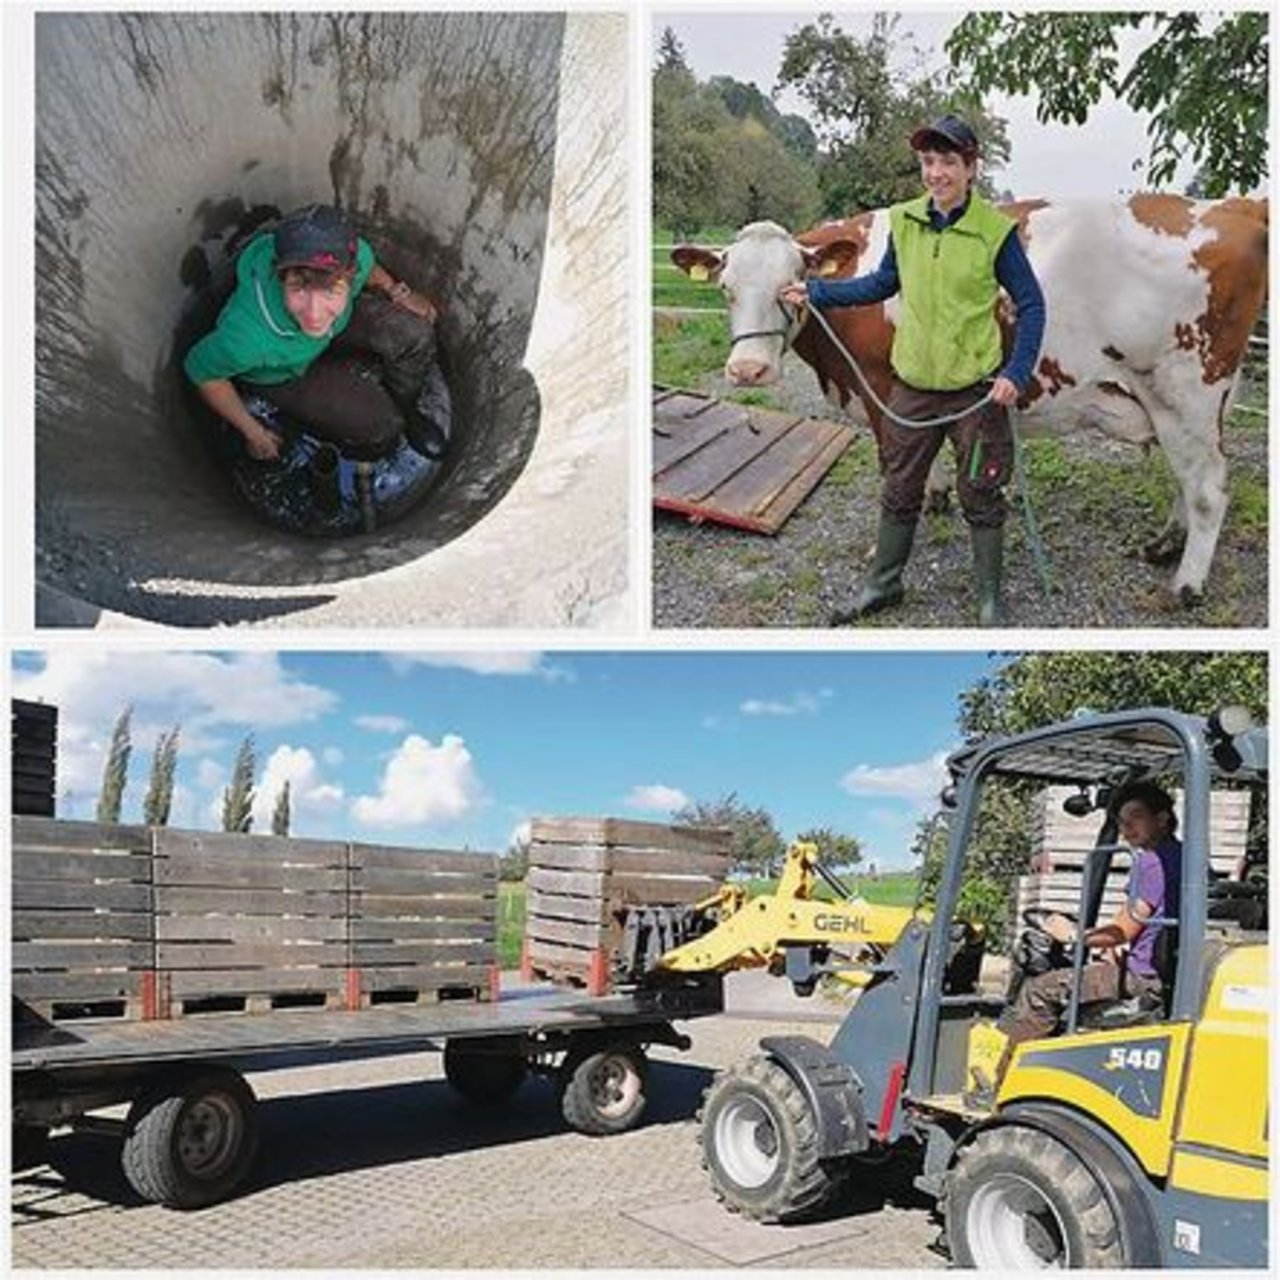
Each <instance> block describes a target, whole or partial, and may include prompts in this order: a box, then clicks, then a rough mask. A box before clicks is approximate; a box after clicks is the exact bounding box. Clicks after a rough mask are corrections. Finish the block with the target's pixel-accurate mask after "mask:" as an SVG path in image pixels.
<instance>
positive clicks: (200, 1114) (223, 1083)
mask: <svg viewBox="0 0 1280 1280" xmlns="http://www.w3.org/2000/svg"><path fill="white" fill-rule="evenodd" d="M723 1007H724V1002H723V984H722V980H721V979H720V977H719V975H715V974H708V975H698V976H697V977H696V978H694V979H692V980H691V979H689V978H680V979H676V980H671V979H669V978H668V979H659V980H658V981H657V983H656V984H655V985H652V986H642V987H638V988H635V989H633V990H630V991H627V992H622V993H619V994H615V995H609V996H585V995H582V994H579V993H574V992H565V991H547V990H545V989H543V990H538V989H536V988H535V989H530V990H516V991H512V992H508V993H506V994H505V995H504V997H503V998H501V999H499V1000H497V1001H494V1002H488V1003H476V1002H470V1001H442V1002H439V1003H434V1004H427V1005H423V1004H415V1005H408V1004H405V1005H396V1004H387V1005H379V1006H375V1007H373V1008H368V1009H356V1010H348V1011H327V1010H312V1009H294V1010H281V1011H275V1012H268V1013H255V1014H241V1013H207V1014H200V1015H196V1016H191V1017H185V1018H178V1019H170V1020H164V1019H161V1020H154V1021H147V1020H143V1021H122V1020H119V1019H106V1020H92V1019H86V1020H82V1021H73V1022H69V1023H51V1022H47V1021H45V1020H43V1019H40V1018H38V1017H34V1016H31V1015H27V1016H23V1015H22V1011H21V1009H20V1010H19V1015H18V1016H16V1018H15V1021H14V1024H13V1035H12V1053H11V1065H12V1071H13V1090H12V1099H13V1139H14V1141H13V1153H14V1162H13V1163H14V1168H15V1169H19V1168H23V1167H29V1166H30V1165H32V1164H34V1163H38V1162H39V1159H40V1155H41V1152H42V1151H43V1149H44V1145H45V1143H46V1141H47V1139H48V1136H49V1131H50V1130H51V1129H52V1128H55V1127H59V1126H65V1125H70V1126H72V1127H73V1128H92V1129H94V1130H98V1131H101V1130H103V1129H109V1130H111V1131H112V1132H116V1133H118V1134H119V1136H120V1138H121V1140H122V1150H121V1162H122V1165H123V1169H124V1173H125V1176H126V1178H127V1179H128V1181H129V1183H130V1185H131V1186H132V1187H133V1188H134V1190H135V1191H137V1192H138V1194H139V1195H140V1196H142V1197H143V1199H145V1200H148V1201H151V1202H153V1203H158V1204H164V1205H168V1206H170V1207H173V1208H184V1209H191V1208H199V1207H202V1206H204V1205H209V1204H213V1203H216V1202H217V1201H220V1200H224V1199H226V1198H227V1197H228V1196H230V1195H232V1194H233V1193H234V1192H235V1189H236V1188H237V1187H238V1186H239V1185H240V1183H241V1182H242V1181H243V1179H244V1177H245V1176H246V1174H247V1173H248V1171H249V1169H250V1167H251V1165H252V1163H253V1159H254V1155H255V1153H256V1149H257V1121H256V1118H255V1109H256V1104H255V1099H254V1095H253V1091H252V1089H251V1088H250V1086H249V1083H248V1082H247V1081H246V1080H245V1078H244V1077H245V1074H246V1073H249V1072H259V1071H270V1070H276V1069H282V1068H285V1067H293V1066H299V1065H304V1064H311V1063H321V1062H336V1061H344V1060H345V1061H351V1060H359V1059H372V1058H377V1057H384V1056H389V1055H392V1054H405V1053H419V1052H423V1051H432V1050H434V1051H439V1052H441V1053H442V1054H443V1056H444V1070H445V1076H446V1078H447V1079H448V1081H449V1083H450V1084H451V1085H452V1086H453V1087H454V1089H456V1090H457V1092H458V1093H460V1094H461V1095H462V1096H463V1097H464V1098H467V1099H468V1100H470V1101H471V1102H474V1103H479V1104H482V1105H490V1104H494V1103H497V1102H500V1101H502V1100H503V1099H504V1098H506V1097H507V1096H508V1095H509V1094H511V1093H512V1092H514V1090H515V1089H516V1087H517V1086H518V1085H519V1084H520V1082H521V1081H522V1080H523V1079H524V1078H525V1076H526V1075H528V1074H530V1073H536V1074H541V1075H549V1076H551V1077H552V1078H553V1079H554V1080H555V1082H556V1085H557V1087H558V1089H559V1093H560V1098H561V1109H562V1111H563V1114H564V1116H565V1119H566V1121H567V1122H568V1123H569V1124H570V1125H571V1126H572V1127H573V1128H575V1129H577V1130H578V1131H579V1132H582V1133H588V1134H610V1133H620V1132H624V1131H626V1130H628V1129H631V1128H633V1127H634V1126H635V1125H636V1124H637V1123H638V1122H639V1120H640V1117H641V1115H642V1113H643V1111H644V1106H645V1082H646V1050H647V1048H648V1047H649V1046H650V1045H654V1044H662V1045H669V1046H672V1047H675V1048H678V1049H682V1050H683V1049H687V1048H688V1047H689V1045H690V1040H689V1038H688V1037H687V1036H685V1035H683V1034H681V1033H680V1032H678V1031H677V1030H676V1029H675V1027H674V1026H673V1025H672V1024H673V1022H676V1021H683V1020H688V1019H692V1018H698V1017H706V1016H709V1015H711V1014H715V1013H719V1012H721V1011H722V1010H723ZM121 1104H125V1105H128V1107H129V1112H128V1116H127V1118H126V1119H124V1120H123V1121H121V1120H114V1119H108V1118H103V1117H101V1116H95V1115H93V1114H92V1113H94V1112H98V1111H101V1110H104V1109H107V1108H111V1107H117V1106H120V1105H121Z"/></svg>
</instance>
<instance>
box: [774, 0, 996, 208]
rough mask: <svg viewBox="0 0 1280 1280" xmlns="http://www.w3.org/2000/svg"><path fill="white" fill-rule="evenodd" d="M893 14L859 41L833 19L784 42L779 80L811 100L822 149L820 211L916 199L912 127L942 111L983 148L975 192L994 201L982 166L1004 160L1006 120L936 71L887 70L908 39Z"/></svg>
mask: <svg viewBox="0 0 1280 1280" xmlns="http://www.w3.org/2000/svg"><path fill="white" fill-rule="evenodd" d="M900 27H901V20H900V18H899V17H898V16H896V15H890V14H885V13H877V14H875V15H874V17H873V21H872V30H871V34H870V35H869V36H867V37H866V38H861V37H859V36H856V35H852V34H850V33H849V32H847V31H845V30H844V29H843V28H842V27H841V26H839V25H838V23H837V22H836V21H835V19H834V18H833V17H832V16H831V14H829V13H827V14H821V15H820V16H819V17H818V19H817V21H816V22H808V23H805V24H804V25H803V26H802V27H800V28H799V29H798V30H796V31H794V32H793V33H792V34H791V35H790V36H788V37H787V41H786V44H785V46H784V49H783V55H782V67H781V69H780V70H779V72H778V84H779V87H782V88H794V89H795V90H796V91H797V92H798V93H799V94H800V96H801V97H802V98H803V99H804V100H805V101H806V102H807V103H808V104H809V107H810V111H811V114H812V117H813V119H814V120H815V122H816V124H817V136H818V143H819V146H820V148H821V157H820V160H819V169H818V181H819V185H820V187H821V190H822V199H823V207H824V211H825V212H826V213H827V215H828V216H830V217H846V216H848V215H850V214H853V213H857V212H859V211H860V210H863V209H876V208H880V207H882V206H884V205H889V204H894V203H896V202H897V201H901V200H909V199H911V198H912V197H913V196H917V195H919V194H920V189H921V188H920V170H919V164H918V162H917V160H916V157H915V155H914V154H913V153H912V151H911V148H910V146H909V144H908V141H907V140H908V138H909V137H910V136H911V133H912V131H913V130H915V129H916V128H918V127H919V126H920V125H921V124H923V123H927V122H928V121H930V120H934V119H936V118H937V117H938V116H940V115H943V114H945V113H946V112H949V111H954V112H956V113H957V114H959V115H961V116H963V117H964V118H965V119H966V120H968V121H969V123H970V124H971V125H972V126H973V129H974V132H975V133H976V134H977V135H978V138H979V140H980V141H981V143H982V155H983V161H984V164H983V170H982V171H981V172H980V174H979V179H978V184H977V185H978V190H979V191H981V192H982V193H983V194H984V195H988V196H990V195H993V194H994V191H993V188H992V186H991V179H990V177H989V175H988V173H987V170H989V169H996V168H999V167H1000V166H1001V165H1002V164H1003V163H1005V161H1007V160H1008V158H1009V143H1008V137H1007V132H1006V128H1005V122H1004V120H1002V119H1001V118H999V117H998V116H995V115H993V114H991V113H990V112H988V111H987V110H986V109H985V108H984V107H983V106H982V102H981V99H980V98H978V97H977V96H976V95H974V94H972V93H968V92H966V91H964V90H963V89H961V88H957V87H955V86H952V85H949V84H948V83H947V82H946V80H945V78H944V75H943V73H942V72H934V73H925V72H922V71H920V70H919V69H918V67H919V64H920V63H921V61H922V60H923V55H922V54H921V53H920V52H919V51H918V50H917V51H916V56H915V58H914V62H915V64H916V66H917V70H915V71H911V72H899V71H895V70H894V69H893V68H892V67H891V65H890V58H891V55H893V54H895V53H897V52H898V51H899V50H900V49H901V47H902V46H903V44H904V43H905V42H907V41H909V40H910V39H911V35H910V33H909V32H903V31H901V30H900Z"/></svg>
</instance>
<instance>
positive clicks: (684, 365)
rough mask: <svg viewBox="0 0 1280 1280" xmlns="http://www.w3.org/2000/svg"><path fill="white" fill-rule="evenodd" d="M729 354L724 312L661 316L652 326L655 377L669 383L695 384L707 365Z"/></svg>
mask: <svg viewBox="0 0 1280 1280" xmlns="http://www.w3.org/2000/svg"><path fill="white" fill-rule="evenodd" d="M728 358H729V326H728V325H727V324H725V320H724V317H723V316H719V315H716V316H682V317H680V319H678V320H675V319H671V318H669V317H660V318H658V319H656V320H655V321H654V326H653V380H654V382H657V383H660V384H661V385H662V386H666V387H694V386H696V385H697V382H698V379H699V377H701V375H702V374H704V373H706V371H707V370H708V369H718V368H720V366H721V365H723V364H724V362H725V361H726V360H727V359H728Z"/></svg>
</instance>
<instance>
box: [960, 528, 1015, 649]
mask: <svg viewBox="0 0 1280 1280" xmlns="http://www.w3.org/2000/svg"><path fill="white" fill-rule="evenodd" d="M969 534H970V537H971V538H972V539H973V576H974V585H975V588H976V590H977V596H978V626H980V627H1003V626H1005V625H1006V624H1007V623H1008V621H1009V616H1008V614H1007V613H1006V612H1005V608H1004V597H1003V595H1002V594H1001V589H1000V584H1001V581H1002V579H1003V577H1004V529H1003V528H1001V527H999V526H997V527H996V528H994V529H978V528H973V527H971V528H970V530H969Z"/></svg>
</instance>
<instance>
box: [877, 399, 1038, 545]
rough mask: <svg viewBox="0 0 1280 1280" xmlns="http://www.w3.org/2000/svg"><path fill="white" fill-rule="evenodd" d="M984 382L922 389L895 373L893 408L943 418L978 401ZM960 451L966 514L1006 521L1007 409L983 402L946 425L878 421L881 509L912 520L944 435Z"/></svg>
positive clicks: (975, 521)
mask: <svg viewBox="0 0 1280 1280" xmlns="http://www.w3.org/2000/svg"><path fill="white" fill-rule="evenodd" d="M986 390H987V386H986V384H985V383H976V384H975V385H974V386H972V387H965V388H964V389H963V390H960V391H919V390H917V389H916V388H915V387H909V386H907V384H906V383H905V382H899V381H898V380H897V379H896V378H895V379H894V383H893V391H892V393H891V394H890V396H889V408H890V409H892V410H893V411H894V413H896V414H900V415H901V416H902V417H904V418H939V417H942V416H943V415H944V414H948V413H958V412H960V411H962V410H963V409H964V408H965V407H966V406H968V405H972V404H976V403H977V402H978V401H979V400H981V399H982V397H983V395H984V394H985V393H986ZM948 438H949V439H950V441H951V447H952V448H953V449H954V450H955V455H956V494H957V496H958V497H959V499H960V509H961V510H962V511H963V512H964V518H965V520H967V521H968V523H969V524H971V525H973V526H975V527H976V528H984V529H994V528H999V527H1000V526H1001V525H1003V524H1004V519H1005V500H1004V486H1005V483H1006V482H1007V481H1008V479H1009V476H1010V473H1011V472H1012V469H1013V435H1012V433H1011V431H1010V428H1009V411H1008V410H1007V409H1004V408H1002V407H1000V406H999V405H995V404H985V405H983V406H982V408H980V409H977V410H975V411H974V412H973V413H970V414H966V415H965V416H964V417H963V418H960V419H959V420H958V421H957V422H953V423H951V424H949V425H948V426H942V427H903V426H899V425H898V423H896V422H894V421H893V420H892V419H890V418H887V417H886V418H882V419H881V424H880V475H881V486H880V509H881V510H882V511H883V512H884V514H885V516H886V517H887V518H888V519H889V520H892V521H893V522H894V523H895V524H912V523H914V522H915V521H916V519H917V518H918V517H919V515H920V508H921V507H922V506H923V505H924V489H925V482H926V480H928V478H929V468H930V467H931V466H932V465H933V460H934V459H935V458H936V457H937V456H938V450H939V449H941V448H942V442H943V440H944V439H948Z"/></svg>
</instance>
